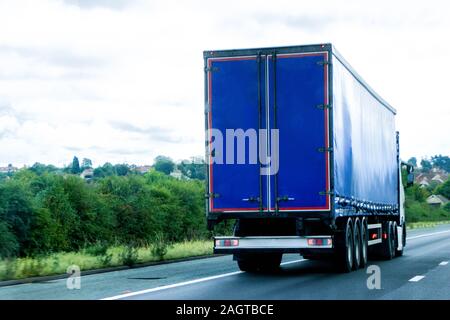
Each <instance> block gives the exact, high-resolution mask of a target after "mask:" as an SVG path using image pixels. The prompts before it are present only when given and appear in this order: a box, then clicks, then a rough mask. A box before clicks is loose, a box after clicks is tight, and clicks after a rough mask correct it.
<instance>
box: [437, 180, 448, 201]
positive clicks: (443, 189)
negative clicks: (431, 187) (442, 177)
mask: <svg viewBox="0 0 450 320" xmlns="http://www.w3.org/2000/svg"><path fill="white" fill-rule="evenodd" d="M436 193H437V194H441V195H443V196H444V197H446V198H447V199H450V178H449V179H447V181H445V182H444V183H443V184H441V185H440V186H439V187H437V189H436Z"/></svg>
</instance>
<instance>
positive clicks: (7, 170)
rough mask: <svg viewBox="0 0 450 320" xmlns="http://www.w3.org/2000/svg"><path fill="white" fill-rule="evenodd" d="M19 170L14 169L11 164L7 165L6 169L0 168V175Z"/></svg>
mask: <svg viewBox="0 0 450 320" xmlns="http://www.w3.org/2000/svg"><path fill="white" fill-rule="evenodd" d="M17 170H19V169H18V168H16V167H14V166H13V165H12V164H9V165H8V166H7V167H0V173H6V174H8V173H13V172H16V171H17Z"/></svg>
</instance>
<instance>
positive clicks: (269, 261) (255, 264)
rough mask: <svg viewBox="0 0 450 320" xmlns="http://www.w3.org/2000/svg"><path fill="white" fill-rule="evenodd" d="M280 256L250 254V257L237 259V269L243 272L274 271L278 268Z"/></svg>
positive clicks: (277, 254) (275, 254)
mask: <svg viewBox="0 0 450 320" xmlns="http://www.w3.org/2000/svg"><path fill="white" fill-rule="evenodd" d="M281 259H282V254H279V253H274V254H254V255H253V254H252V255H250V256H245V258H244V257H242V256H241V257H238V259H237V263H238V266H239V269H240V270H241V271H245V272H258V271H263V272H267V271H275V270H277V269H278V268H279V267H280V263H281Z"/></svg>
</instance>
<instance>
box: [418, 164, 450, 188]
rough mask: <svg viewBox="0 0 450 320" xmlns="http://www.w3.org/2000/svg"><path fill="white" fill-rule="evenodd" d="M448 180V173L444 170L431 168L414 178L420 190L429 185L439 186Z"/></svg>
mask: <svg viewBox="0 0 450 320" xmlns="http://www.w3.org/2000/svg"><path fill="white" fill-rule="evenodd" d="M447 179H448V173H447V172H445V171H444V170H441V169H438V168H433V169H432V170H431V171H430V172H422V173H419V174H418V175H417V176H416V179H415V183H416V184H417V185H419V186H421V187H422V188H424V187H429V186H430V185H431V184H434V185H436V184H441V183H444V182H445V181H446V180H447Z"/></svg>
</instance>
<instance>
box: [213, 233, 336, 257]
mask: <svg viewBox="0 0 450 320" xmlns="http://www.w3.org/2000/svg"><path fill="white" fill-rule="evenodd" d="M332 248H333V237H332V236H329V235H328V236H308V237H301V236H280V237H274V236H271V237H268V236H260V237H215V238H214V253H238V252H284V253H288V252H292V253H295V252H301V251H303V250H305V249H315V250H317V249H332Z"/></svg>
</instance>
